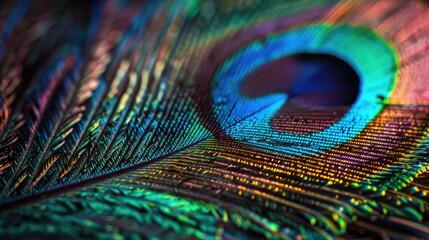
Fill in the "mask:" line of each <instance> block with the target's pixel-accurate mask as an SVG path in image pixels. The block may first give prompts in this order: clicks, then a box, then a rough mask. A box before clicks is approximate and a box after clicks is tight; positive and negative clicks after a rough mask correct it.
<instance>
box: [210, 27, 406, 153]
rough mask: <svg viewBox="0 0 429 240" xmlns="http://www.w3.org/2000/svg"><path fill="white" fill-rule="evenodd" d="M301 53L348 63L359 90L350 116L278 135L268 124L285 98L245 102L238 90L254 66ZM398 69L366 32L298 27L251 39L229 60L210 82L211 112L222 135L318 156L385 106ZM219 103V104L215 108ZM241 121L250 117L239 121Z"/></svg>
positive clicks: (384, 46)
mask: <svg viewBox="0 0 429 240" xmlns="http://www.w3.org/2000/svg"><path fill="white" fill-rule="evenodd" d="M299 53H308V54H329V55H333V56H335V57H338V58H339V59H342V60H344V61H346V62H347V63H348V64H349V65H350V66H352V67H353V69H355V71H356V73H357V74H358V76H359V78H360V91H359V94H358V96H357V99H356V101H355V102H354V103H353V104H352V106H351V107H350V109H349V110H348V112H347V113H346V114H345V115H344V116H343V117H342V118H341V119H340V120H339V121H337V122H336V123H334V124H333V125H331V126H329V127H327V128H324V129H323V130H321V131H318V132H315V133H310V134H294V133H289V132H277V131H274V130H273V129H272V127H271V126H270V124H269V122H270V119H271V118H272V117H274V115H275V114H276V112H277V111H278V110H279V109H280V108H281V107H282V105H283V104H284V103H285V102H286V100H287V98H288V95H287V94H285V93H273V94H270V95H265V96H261V97H258V98H248V97H245V96H242V95H241V94H240V91H239V90H240V87H241V85H242V83H243V81H244V80H245V78H246V76H247V75H249V74H250V73H251V72H253V71H254V70H256V69H257V68H258V67H261V66H262V65H264V64H267V63H269V62H272V61H275V60H277V59H279V58H282V57H286V56H290V55H293V54H299ZM398 67H399V63H398V58H397V54H396V51H395V50H394V49H393V47H392V46H391V45H390V43H388V42H387V41H386V40H384V39H383V38H382V37H381V36H379V35H377V34H376V33H374V32H373V31H371V30H370V29H367V28H364V27H354V26H349V25H340V26H334V25H327V24H316V25H309V26H304V27H299V28H295V29H292V30H289V31H287V32H283V33H280V34H275V35H270V36H268V37H266V38H265V39H264V40H257V41H254V42H252V43H250V44H248V45H247V46H245V47H243V48H241V49H239V50H237V51H236V52H235V53H234V54H233V55H232V56H231V57H229V58H228V59H227V60H226V61H225V62H224V64H223V65H222V66H221V67H220V68H218V70H217V71H216V73H215V75H214V78H213V80H212V85H211V89H212V91H211V97H212V99H213V102H214V106H213V112H214V115H215V118H216V120H217V122H218V123H219V125H220V126H221V129H222V130H223V131H224V133H225V134H227V135H228V136H229V137H231V138H233V139H235V140H237V141H240V142H245V143H247V144H250V145H257V146H260V147H262V149H266V150H268V151H269V150H272V151H276V152H278V151H281V152H284V153H288V154H294V155H301V154H304V153H305V154H311V153H313V154H316V153H319V152H322V151H326V150H328V149H331V148H333V147H335V146H337V145H340V144H342V143H345V142H347V141H349V140H350V139H352V138H354V137H355V136H356V135H357V134H358V133H359V132H361V131H362V130H363V129H365V127H366V126H367V124H368V123H369V122H371V121H372V120H373V119H374V118H375V117H376V116H377V114H378V113H379V112H380V111H381V110H382V109H383V107H384V105H385V103H386V102H387V99H388V97H389V95H390V93H391V91H392V89H393V88H394V85H395V81H396V75H397V71H398ZM220 99H223V101H222V102H223V104H217V102H220ZM255 113H258V114H255ZM231 116H233V117H231ZM236 116H239V117H236ZM244 118H248V119H247V120H246V121H242V120H243V119H244Z"/></svg>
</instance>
